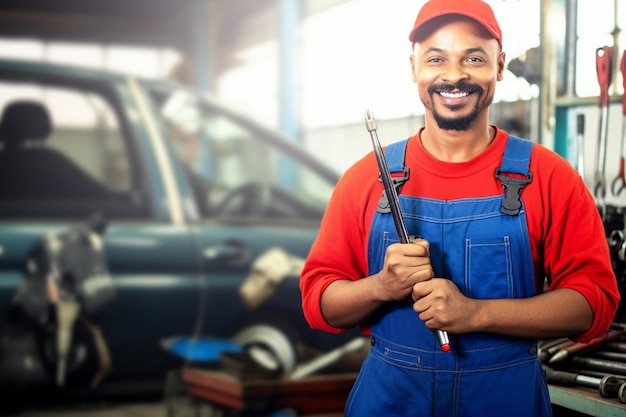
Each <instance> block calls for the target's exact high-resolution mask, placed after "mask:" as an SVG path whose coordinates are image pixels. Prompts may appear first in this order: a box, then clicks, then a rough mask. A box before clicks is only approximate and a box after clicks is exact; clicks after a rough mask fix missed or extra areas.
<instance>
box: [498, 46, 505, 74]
mask: <svg viewBox="0 0 626 417" xmlns="http://www.w3.org/2000/svg"><path fill="white" fill-rule="evenodd" d="M505 63H506V52H500V55H499V56H498V81H502V79H503V78H504V68H505V66H506V64H505Z"/></svg>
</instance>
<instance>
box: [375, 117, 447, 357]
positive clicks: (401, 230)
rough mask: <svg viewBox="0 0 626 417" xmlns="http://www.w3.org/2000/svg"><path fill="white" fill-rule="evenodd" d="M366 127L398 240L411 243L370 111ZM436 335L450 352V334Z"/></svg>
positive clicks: (442, 332)
mask: <svg viewBox="0 0 626 417" xmlns="http://www.w3.org/2000/svg"><path fill="white" fill-rule="evenodd" d="M365 126H366V127H367V131H368V132H370V136H371V138H372V145H373V146H374V153H375V154H376V161H377V162H378V169H379V170H380V177H381V180H382V182H383V187H384V189H385V194H386V195H387V200H388V201H389V208H390V209H391V215H392V217H393V223H394V224H395V226H396V231H397V232H398V239H399V240H400V243H410V241H411V240H410V237H409V232H408V230H407V227H406V223H405V222H404V217H403V216H402V210H401V208H400V201H399V200H398V193H397V191H396V188H395V187H394V185H393V179H392V178H391V173H390V172H389V167H388V166H387V160H386V159H385V154H384V153H383V148H382V146H380V141H379V140H378V133H377V132H376V130H377V129H378V127H377V125H376V119H374V115H373V114H372V112H371V111H370V110H369V109H368V110H366V111H365ZM435 334H436V337H437V341H438V342H439V345H441V350H443V351H444V352H448V351H449V350H450V339H449V337H448V333H447V332H445V331H442V330H436V331H435Z"/></svg>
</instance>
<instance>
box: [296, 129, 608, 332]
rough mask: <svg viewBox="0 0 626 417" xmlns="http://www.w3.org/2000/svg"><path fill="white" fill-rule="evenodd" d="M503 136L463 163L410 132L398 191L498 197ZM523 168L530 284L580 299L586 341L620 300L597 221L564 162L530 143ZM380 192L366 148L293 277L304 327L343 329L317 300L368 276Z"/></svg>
mask: <svg viewBox="0 0 626 417" xmlns="http://www.w3.org/2000/svg"><path fill="white" fill-rule="evenodd" d="M507 136H508V134H507V133H506V132H505V131H503V130H498V131H497V134H496V137H495V139H494V141H493V142H492V143H491V145H490V146H489V147H488V148H487V149H486V150H485V151H484V152H482V153H481V154H480V155H478V156H477V157H475V158H473V159H471V160H470V161H467V162H462V163H450V162H443V161H440V160H437V159H435V158H433V157H432V156H431V155H430V154H428V153H427V152H426V150H425V149H424V148H423V146H422V144H421V142H420V140H419V137H418V135H415V136H413V137H412V138H411V139H410V140H409V143H408V145H407V153H406V160H405V165H406V166H408V167H409V168H410V179H409V181H407V182H406V183H405V184H404V186H403V188H402V192H401V193H402V194H406V195H414V196H421V197H428V198H433V199H438V200H454V199H460V198H469V197H487V196H493V195H499V194H501V193H502V185H501V183H500V181H499V180H497V179H496V178H495V176H494V173H495V170H496V168H498V167H499V166H500V163H501V160H502V155H503V153H504V148H505V144H506V138H507ZM530 170H531V171H532V172H533V179H532V182H531V183H530V184H528V185H527V186H526V187H525V188H524V191H523V192H522V199H523V201H524V205H525V207H526V213H527V222H528V232H529V235H530V242H531V250H532V257H533V262H534V265H535V274H536V277H537V278H536V281H537V284H536V285H537V289H538V292H541V291H542V290H543V282H544V277H547V278H548V282H549V290H554V289H557V288H570V289H573V290H576V291H578V292H580V293H581V294H582V295H583V296H584V297H585V298H586V299H587V301H588V302H589V305H590V306H591V308H592V310H593V312H594V319H593V324H592V325H591V327H590V328H589V329H588V330H587V331H586V332H585V333H584V334H582V335H579V336H577V337H576V338H575V339H576V340H577V341H582V342H585V341H588V340H590V339H591V338H593V337H597V336H600V335H602V334H604V333H605V332H606V330H607V328H608V326H609V325H610V324H611V322H612V321H613V319H614V317H615V313H616V310H617V305H618V302H619V298H620V295H619V292H618V289H617V282H616V279H615V274H614V272H613V270H612V267H611V262H610V254H609V248H608V244H607V241H606V238H605V231H604V226H603V224H602V220H601V218H600V216H599V213H598V210H597V208H596V204H595V201H594V199H593V196H592V195H591V194H590V192H589V191H588V189H587V187H586V185H585V183H584V181H583V180H582V178H581V177H580V175H579V174H578V173H577V172H576V171H575V170H574V169H573V168H572V166H571V165H570V164H569V163H568V162H567V161H566V160H564V159H563V158H561V157H560V156H559V155H557V154H556V153H554V152H552V151H551V150H549V149H547V148H545V147H543V146H541V145H538V144H534V145H533V150H532V154H531V160H530ZM382 189H383V188H382V184H381V183H380V182H379V181H378V165H377V163H376V158H375V155H374V153H373V152H371V153H369V154H368V155H366V156H365V157H364V158H363V159H361V160H360V161H358V162H357V163H356V164H354V165H353V166H352V167H351V168H350V169H348V170H347V171H346V172H345V174H344V175H343V176H342V177H341V179H340V180H339V182H338V184H337V186H336V188H335V190H334V192H333V195H332V197H331V199H330V201H329V204H328V207H327V209H326V213H325V215H324V218H323V220H322V224H321V228H320V232H319V235H318V237H317V239H316V241H315V243H314V244H313V246H312V248H311V251H310V253H309V256H308V258H307V260H306V263H305V267H304V270H303V272H302V275H301V280H300V288H301V290H302V300H303V301H302V302H303V309H304V314H305V317H306V318H307V320H308V322H309V324H310V325H311V327H313V328H317V329H321V330H325V331H327V332H332V333H339V332H342V331H344V330H345V329H340V328H336V327H333V326H331V325H329V324H328V323H327V322H326V320H325V319H324V316H323V314H322V311H321V307H320V299H321V296H322V293H323V292H324V290H325V289H326V287H327V286H328V285H329V284H330V283H331V282H333V281H335V280H339V279H351V280H357V279H360V278H363V277H366V276H368V275H369V272H368V267H367V245H368V236H369V231H370V226H371V223H372V218H373V216H374V212H375V211H376V206H377V203H378V200H379V199H380V196H381V193H382ZM366 328H367V326H365V327H364V329H366ZM365 331H367V330H365Z"/></svg>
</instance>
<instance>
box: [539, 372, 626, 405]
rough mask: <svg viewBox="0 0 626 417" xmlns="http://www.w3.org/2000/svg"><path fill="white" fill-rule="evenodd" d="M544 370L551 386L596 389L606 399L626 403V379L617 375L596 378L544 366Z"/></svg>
mask: <svg viewBox="0 0 626 417" xmlns="http://www.w3.org/2000/svg"><path fill="white" fill-rule="evenodd" d="M542 368H543V370H544V372H545V373H546V379H547V381H548V383H550V384H557V385H563V386H567V387H587V388H594V389H597V390H598V392H599V393H600V395H601V396H602V397H604V398H617V399H618V400H619V401H620V402H621V403H624V402H626V379H624V378H620V377H617V376H615V375H604V376H602V377H599V378H595V377H592V376H588V375H583V374H579V373H575V372H566V371H555V370H554V369H552V368H550V367H548V366H545V365H542Z"/></svg>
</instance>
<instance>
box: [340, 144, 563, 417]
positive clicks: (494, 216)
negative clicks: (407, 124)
mask: <svg viewBox="0 0 626 417" xmlns="http://www.w3.org/2000/svg"><path fill="white" fill-rule="evenodd" d="M531 147H532V142H530V141H528V140H523V139H519V138H515V137H512V136H509V139H508V141H507V146H506V150H505V153H504V157H503V160H502V164H501V168H500V170H498V173H500V172H502V173H513V174H521V175H523V176H526V175H527V174H529V172H528V166H529V160H530V149H531ZM405 149H406V140H405V141H402V142H398V143H395V144H392V145H390V146H388V147H387V150H386V158H387V161H388V166H389V167H390V171H392V172H398V171H399V172H402V171H403V170H404V167H403V165H404V154H405ZM500 178H502V177H500ZM507 178H508V177H507ZM528 178H530V176H529V177H528ZM504 182H506V179H504V180H503V184H504ZM509 188H511V190H509V192H507V193H504V194H502V195H497V196H493V197H484V198H468V199H460V200H452V201H441V200H434V199H428V198H421V197H410V196H404V195H399V200H400V206H401V208H402V212H403V214H404V219H405V222H406V225H407V229H408V232H409V234H410V235H411V236H416V237H422V238H424V239H426V240H428V241H429V242H430V253H431V255H430V256H431V263H432V266H433V268H434V270H435V276H437V277H445V278H448V279H451V280H452V281H453V282H454V283H455V284H456V285H457V286H458V287H459V289H460V290H461V292H462V293H463V294H465V295H466V296H468V297H471V298H477V299H487V298H524V297H531V296H533V295H535V293H536V290H535V277H534V269H533V262H532V255H531V248H530V241H529V237H528V229H527V226H526V214H525V210H524V206H523V203H522V202H521V199H520V198H519V193H518V192H517V190H516V189H515V187H509ZM511 200H514V203H515V204H518V205H519V209H515V207H514V209H513V210H510V209H506V208H505V207H504V206H505V205H506V204H504V202H505V201H507V203H510V201H511ZM509 208H510V207H509ZM397 242H398V237H397V233H396V229H395V226H394V223H393V218H392V216H391V214H390V213H380V212H376V214H375V215H374V219H373V223H372V227H371V232H370V236H369V244H368V251H369V252H368V256H369V258H368V259H369V272H370V274H372V273H375V272H377V271H380V270H381V268H382V265H383V261H384V257H385V251H386V248H387V247H388V246H389V245H390V244H392V243H397ZM371 332H372V334H371V348H370V352H369V354H368V356H367V358H366V359H365V361H364V363H363V365H362V367H361V371H360V373H359V376H358V378H357V381H356V382H355V385H354V387H353V388H352V391H351V393H350V396H349V398H348V401H347V403H346V409H345V415H346V416H348V417H357V416H358V417H364V416H385V417H392V416H403V417H404V416H412V417H413V416H414V417H422V416H428V417H430V416H432V417H435V416H437V417H470V416H476V417H490V416H506V417H518V416H519V417H530V416H532V417H542V416H551V415H552V408H551V404H550V398H549V394H548V388H547V384H546V381H545V377H544V373H543V371H542V369H541V364H540V363H539V360H538V357H537V341H536V340H528V339H520V338H514V337H507V336H502V335H496V334H491V333H468V334H462V335H453V334H450V345H451V347H452V350H451V351H450V352H442V351H441V349H440V347H439V345H438V343H437V339H436V338H435V336H434V334H433V332H432V331H431V330H429V329H428V328H427V327H426V326H425V325H424V323H423V322H422V321H420V320H419V317H418V315H417V314H416V313H415V312H414V311H413V309H412V306H411V305H410V304H408V303H404V304H402V303H399V304H395V305H392V306H389V307H388V308H387V309H385V310H384V311H381V312H380V313H379V314H378V315H377V316H376V317H374V318H373V320H372V322H371Z"/></svg>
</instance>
